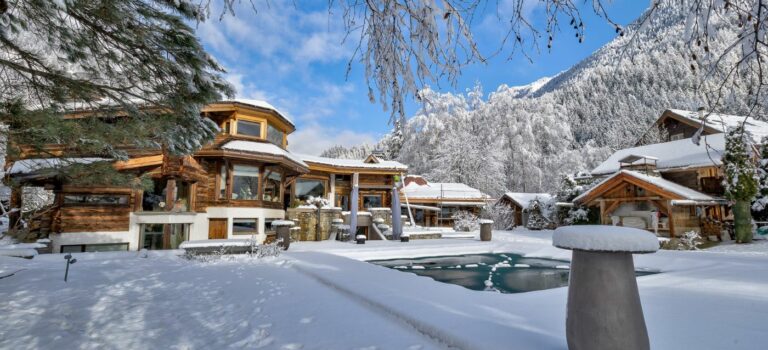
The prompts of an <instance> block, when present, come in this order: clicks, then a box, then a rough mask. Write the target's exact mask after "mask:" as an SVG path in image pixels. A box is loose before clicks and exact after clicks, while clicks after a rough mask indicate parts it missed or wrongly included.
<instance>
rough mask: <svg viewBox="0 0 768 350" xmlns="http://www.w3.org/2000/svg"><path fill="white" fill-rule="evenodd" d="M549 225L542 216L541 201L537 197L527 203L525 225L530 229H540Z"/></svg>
mask: <svg viewBox="0 0 768 350" xmlns="http://www.w3.org/2000/svg"><path fill="white" fill-rule="evenodd" d="M547 226H549V221H548V220H547V219H546V218H545V217H544V214H543V213H542V210H541V203H540V202H539V200H538V199H534V200H532V201H531V204H529V205H528V222H527V223H526V224H525V227H526V228H527V229H530V230H541V229H545V228H547Z"/></svg>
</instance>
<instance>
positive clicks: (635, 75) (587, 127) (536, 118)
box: [334, 2, 748, 195]
mask: <svg viewBox="0 0 768 350" xmlns="http://www.w3.org/2000/svg"><path fill="white" fill-rule="evenodd" d="M682 8H684V7H683V6H681V5H680V3H678V2H669V3H665V4H664V5H662V6H661V7H660V8H659V9H658V10H657V13H656V14H655V15H654V17H653V19H652V20H651V21H649V22H647V23H646V24H645V25H643V27H642V28H639V29H633V26H630V27H629V28H628V30H627V34H626V35H625V36H623V37H617V38H616V39H614V40H613V41H611V42H610V43H608V44H606V45H605V46H604V47H602V48H601V49H599V50H597V51H596V52H595V53H593V54H592V55H591V56H589V57H588V58H586V59H584V60H583V61H581V62H580V63H578V64H577V65H575V66H573V67H572V68H570V69H568V70H566V71H564V72H562V73H560V74H558V75H556V76H554V77H552V78H543V79H541V80H538V81H537V82H534V83H532V84H529V85H525V86H522V87H508V86H506V85H502V86H500V87H499V88H498V89H496V91H494V92H492V93H491V94H489V95H488V96H487V98H485V99H484V98H483V96H484V95H483V94H482V91H481V89H480V88H479V87H478V88H476V89H475V90H474V91H471V92H469V93H468V94H466V95H462V94H453V93H445V94H441V93H437V92H434V91H431V90H429V89H427V90H425V91H423V92H422V94H421V97H422V100H423V101H424V107H423V108H422V109H421V110H420V111H419V112H417V113H416V114H415V115H414V116H413V117H411V118H410V119H409V120H408V122H407V123H406V125H404V126H403V128H402V130H400V131H399V132H398V133H397V134H394V135H387V136H386V137H385V138H384V139H383V140H382V141H381V142H380V143H379V144H378V145H376V146H374V147H375V148H378V149H384V150H389V153H390V156H391V157H392V158H396V159H398V160H400V161H401V162H404V163H405V164H408V165H409V166H410V169H411V170H410V171H411V172H412V173H417V174H423V175H425V176H426V177H427V178H428V179H430V180H432V181H459V182H465V183H467V184H469V185H472V186H475V187H478V188H480V189H481V190H483V191H486V192H488V193H490V194H493V195H498V194H500V193H502V192H503V191H528V192H532V191H535V192H539V191H553V190H555V189H556V188H557V187H558V183H559V182H560V181H559V178H560V177H561V176H562V175H563V174H568V173H574V172H576V171H579V170H589V169H591V168H592V167H593V166H595V165H596V163H598V162H600V161H602V160H604V159H605V158H606V157H607V156H608V155H609V154H610V153H611V152H612V151H613V150H615V149H618V148H623V147H626V146H629V145H632V144H634V143H635V142H636V140H637V138H638V137H639V136H640V134H641V133H643V132H644V131H645V130H646V128H647V127H648V126H649V125H650V124H651V123H652V122H653V121H654V120H655V119H656V118H658V116H659V115H660V114H661V112H662V111H663V110H665V109H669V108H677V109H696V108H698V107H699V106H705V105H707V103H706V102H707V96H706V95H705V94H703V93H701V92H699V91H697V90H696V87H697V86H699V85H700V84H702V83H706V80H705V79H706V78H705V77H704V76H702V75H701V74H698V73H697V72H694V71H692V70H691V68H690V66H691V61H690V59H689V58H688V57H687V55H686V54H684V53H685V52H687V50H685V48H686V46H685V45H686V43H685V40H684V39H683V34H682V33H683V32H684V23H685V17H686V14H685V11H683V10H682ZM730 28H731V27H729V26H727V25H724V24H722V23H721V24H719V26H718V31H717V32H716V36H715V37H714V38H713V41H712V47H713V48H717V47H722V46H723V45H725V43H726V42H728V41H729V40H730V39H732V38H733V36H734V35H735V33H734V32H733V31H732V30H731V29H730ZM746 96H747V92H746V91H745V89H742V90H738V89H737V90H733V91H731V92H730V95H729V96H728V98H727V99H726V100H725V101H724V105H723V107H722V108H721V109H720V110H719V111H720V112H725V113H728V114H742V113H746V112H747V107H748V106H747V105H746V102H745V101H746V100H747V98H746ZM358 152H359V150H358ZM334 155H335V156H341V157H343V156H344V152H340V150H338V149H336V150H335V152H334Z"/></svg>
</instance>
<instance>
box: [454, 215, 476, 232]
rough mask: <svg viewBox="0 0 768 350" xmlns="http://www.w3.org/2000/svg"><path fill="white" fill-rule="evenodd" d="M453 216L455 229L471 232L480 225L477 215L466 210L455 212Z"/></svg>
mask: <svg viewBox="0 0 768 350" xmlns="http://www.w3.org/2000/svg"><path fill="white" fill-rule="evenodd" d="M451 218H453V229H454V230H456V231H465V232H470V231H474V230H477V229H478V228H479V227H480V226H479V224H478V222H477V216H476V215H475V214H472V213H470V212H468V211H465V210H459V211H457V212H455V213H453V215H452V216H451Z"/></svg>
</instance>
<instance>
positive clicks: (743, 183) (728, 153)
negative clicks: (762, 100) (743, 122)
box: [723, 126, 759, 243]
mask: <svg viewBox="0 0 768 350" xmlns="http://www.w3.org/2000/svg"><path fill="white" fill-rule="evenodd" d="M750 140H751V136H750V135H749V132H747V131H745V130H744V128H743V127H742V126H740V127H737V128H733V129H731V130H728V133H727V135H726V139H725V154H724V155H723V169H724V172H725V180H724V185H725V197H726V198H728V199H729V200H731V201H733V202H734V204H733V218H734V221H735V226H736V227H735V229H736V242H737V243H749V242H751V241H752V215H751V212H750V205H749V204H750V202H751V201H752V199H753V198H754V197H755V195H756V194H757V191H758V180H759V179H758V176H757V169H756V168H755V164H754V162H753V161H752V158H751V152H750V148H751V141H750Z"/></svg>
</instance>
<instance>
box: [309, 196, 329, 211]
mask: <svg viewBox="0 0 768 350" xmlns="http://www.w3.org/2000/svg"><path fill="white" fill-rule="evenodd" d="M306 203H307V205H311V206H313V207H315V208H330V207H331V202H329V201H328V198H325V197H314V196H309V198H307V200H306Z"/></svg>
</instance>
